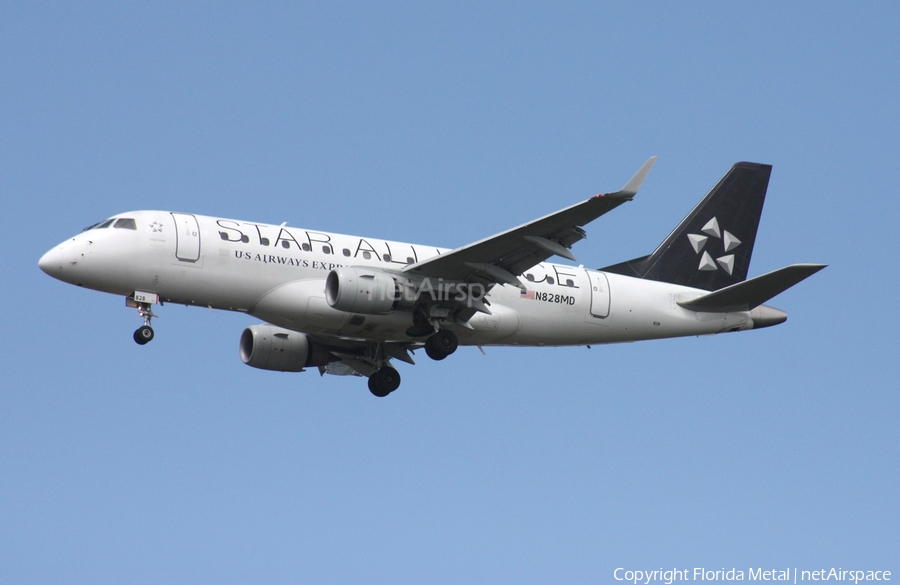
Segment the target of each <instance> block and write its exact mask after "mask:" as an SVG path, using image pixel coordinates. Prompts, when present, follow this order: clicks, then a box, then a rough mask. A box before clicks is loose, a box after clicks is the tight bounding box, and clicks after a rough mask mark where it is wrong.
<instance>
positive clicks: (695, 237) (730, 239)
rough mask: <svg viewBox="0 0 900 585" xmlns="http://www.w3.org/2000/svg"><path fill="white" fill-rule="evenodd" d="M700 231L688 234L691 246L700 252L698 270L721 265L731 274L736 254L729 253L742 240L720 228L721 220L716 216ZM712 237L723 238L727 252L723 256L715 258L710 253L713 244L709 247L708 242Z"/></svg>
mask: <svg viewBox="0 0 900 585" xmlns="http://www.w3.org/2000/svg"><path fill="white" fill-rule="evenodd" d="M700 232H701V233H699V234H688V235H687V237H688V240H689V241H690V242H691V247H692V248H693V249H694V252H695V253H697V254H700V265H699V266H697V270H703V271H711V270H718V269H719V267H721V268H722V270H724V271H725V272H727V273H728V274H729V275H731V273H732V271H734V254H729V253H728V252H731V251H732V250H734V249H735V248H737V247H738V246H740V245H741V241H740V240H739V239H738V238H737V237H735V235H734V234H732V233H731V232H729V231H728V230H722V229H720V228H719V220H717V219H716V218H715V217H713V218H712V219H711V220H709V221H708V222H706V225H704V226H703V227H702V228H700ZM710 238H715V239H717V240H721V241H722V249H723V250H724V252H725V253H724V254H723V255H722V256H718V257H717V258H716V259H715V260H713V257H712V255H711V254H710V253H709V252H710V248H712V247H713V246H712V244H710V246H709V247H707V243H709V242H710ZM704 248H706V249H704Z"/></svg>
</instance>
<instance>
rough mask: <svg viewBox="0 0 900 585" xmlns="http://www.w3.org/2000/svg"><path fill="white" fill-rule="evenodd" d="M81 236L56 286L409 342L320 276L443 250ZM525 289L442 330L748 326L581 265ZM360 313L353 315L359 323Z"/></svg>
mask: <svg viewBox="0 0 900 585" xmlns="http://www.w3.org/2000/svg"><path fill="white" fill-rule="evenodd" d="M116 218H117V219H122V218H126V219H133V220H134V221H133V227H129V223H128V222H125V224H126V225H124V226H123V227H115V225H116V223H117V222H114V223H113V225H109V226H107V227H99V228H93V229H89V230H87V231H84V232H82V233H80V234H78V235H76V236H75V237H73V238H70V239H69V240H66V241H65V242H63V243H61V244H59V245H58V246H56V247H55V248H53V249H52V250H50V251H49V252H48V253H47V254H46V255H45V256H44V257H43V258H41V261H40V266H41V268H42V269H43V270H44V271H45V272H47V273H48V274H50V275H51V276H54V277H55V278H58V279H59V280H62V281H65V282H69V283H72V284H76V285H79V286H84V287H87V288H91V289H96V290H100V291H104V292H108V293H113V294H118V295H123V296H130V295H133V294H134V293H135V292H136V291H141V292H148V293H154V294H156V295H158V296H159V299H160V301H163V302H172V303H179V304H185V305H198V306H203V307H207V306H208V307H213V308H218V309H225V310H230V311H240V312H245V313H248V314H251V315H253V316H255V317H258V318H259V319H262V320H264V321H267V322H269V323H272V324H274V325H277V326H280V327H284V328H287V329H292V330H295V331H302V332H305V333H309V334H312V335H323V336H329V337H337V338H345V339H352V340H367V339H371V340H379V341H410V338H409V337H408V336H407V335H406V330H407V329H408V328H409V327H410V326H411V325H412V315H411V313H410V312H409V311H404V310H396V311H391V312H390V313H387V314H384V315H372V314H368V315H362V316H359V315H355V314H353V313H347V312H342V311H338V310H336V309H333V308H332V307H331V306H329V304H328V303H327V302H326V299H325V290H324V289H325V279H326V276H327V275H328V273H329V271H331V270H332V269H334V268H336V267H340V266H355V267H367V268H371V269H379V270H383V271H388V272H391V271H393V272H399V271H402V270H403V268H404V267H405V266H407V265H409V264H412V263H416V262H421V261H422V260H425V259H427V258H429V257H432V256H435V255H438V254H442V253H446V252H448V251H449V250H446V249H441V248H435V247H432V246H420V245H418V244H405V243H400V242H392V241H385V240H380V239H377V238H363V237H357V236H347V235H341V234H332V233H326V232H319V231H311V230H306V229H302V228H293V227H284V226H274V225H268V224H261V223H253V222H245V221H235V220H228V219H221V218H215V217H206V216H200V215H191V214H180V213H170V212H166V211H135V212H130V213H124V214H120V215H118V216H116ZM522 282H523V283H525V284H526V285H527V288H528V291H527V292H525V293H523V292H522V291H520V290H519V289H518V288H516V287H513V286H509V285H497V286H495V287H493V288H492V289H491V290H490V292H489V293H488V295H487V297H486V298H487V300H488V301H489V302H490V305H489V307H490V314H486V313H483V312H479V313H476V314H475V316H474V317H472V318H471V319H470V320H469V322H468V325H469V326H468V327H466V326H463V325H460V324H454V323H448V324H447V325H446V326H447V327H448V328H450V329H452V330H453V331H454V332H455V333H456V334H457V336H458V337H459V341H460V343H461V344H464V345H532V346H535V345H589V344H599V343H615V342H623V341H635V340H640V339H655V338H664V337H678V336H686V335H703V334H712V333H719V332H723V331H733V330H740V329H750V328H752V327H753V321H752V319H751V316H750V313H749V312H733V313H698V312H695V311H689V310H687V309H684V308H682V307H680V306H679V305H678V304H677V301H684V300H690V299H693V298H696V297H699V296H702V295H704V294H706V292H707V291H703V290H698V289H692V288H687V287H683V286H678V285H673V284H667V283H662V282H656V281H651V280H642V279H638V278H630V277H627V276H622V275H619V274H612V273H604V272H599V271H595V270H588V269H585V268H581V267H572V266H566V265H560V264H552V263H547V262H545V263H541V264H538V265H536V266H534V267H533V268H531V269H529V270H528V271H527V272H526V273H525V275H524V278H523V279H522ZM360 317H362V318H360Z"/></svg>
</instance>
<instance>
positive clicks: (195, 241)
mask: <svg viewBox="0 0 900 585" xmlns="http://www.w3.org/2000/svg"><path fill="white" fill-rule="evenodd" d="M172 217H173V218H174V219H175V242H176V243H175V257H176V258H178V259H179V260H181V261H182V262H196V261H197V260H199V259H200V226H199V225H198V224H197V218H196V217H194V216H193V215H191V214H189V213H173V214H172Z"/></svg>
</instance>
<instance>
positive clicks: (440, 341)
mask: <svg viewBox="0 0 900 585" xmlns="http://www.w3.org/2000/svg"><path fill="white" fill-rule="evenodd" d="M457 347H459V339H457V338H456V334H455V333H453V332H452V331H450V330H448V329H441V330H440V331H438V332H437V333H435V334H434V335H432V336H431V337H429V338H428V340H427V341H426V342H425V353H426V354H428V357H430V358H431V359H433V360H442V359H444V358H445V357H447V356H448V355H450V354H451V353H453V352H454V351H456V348H457Z"/></svg>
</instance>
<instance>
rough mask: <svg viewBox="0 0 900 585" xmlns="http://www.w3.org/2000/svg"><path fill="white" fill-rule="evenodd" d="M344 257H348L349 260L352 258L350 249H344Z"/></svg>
mask: <svg viewBox="0 0 900 585" xmlns="http://www.w3.org/2000/svg"><path fill="white" fill-rule="evenodd" d="M344 256H347V257H348V258H349V257H350V250H349V249H347V248H344Z"/></svg>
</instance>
